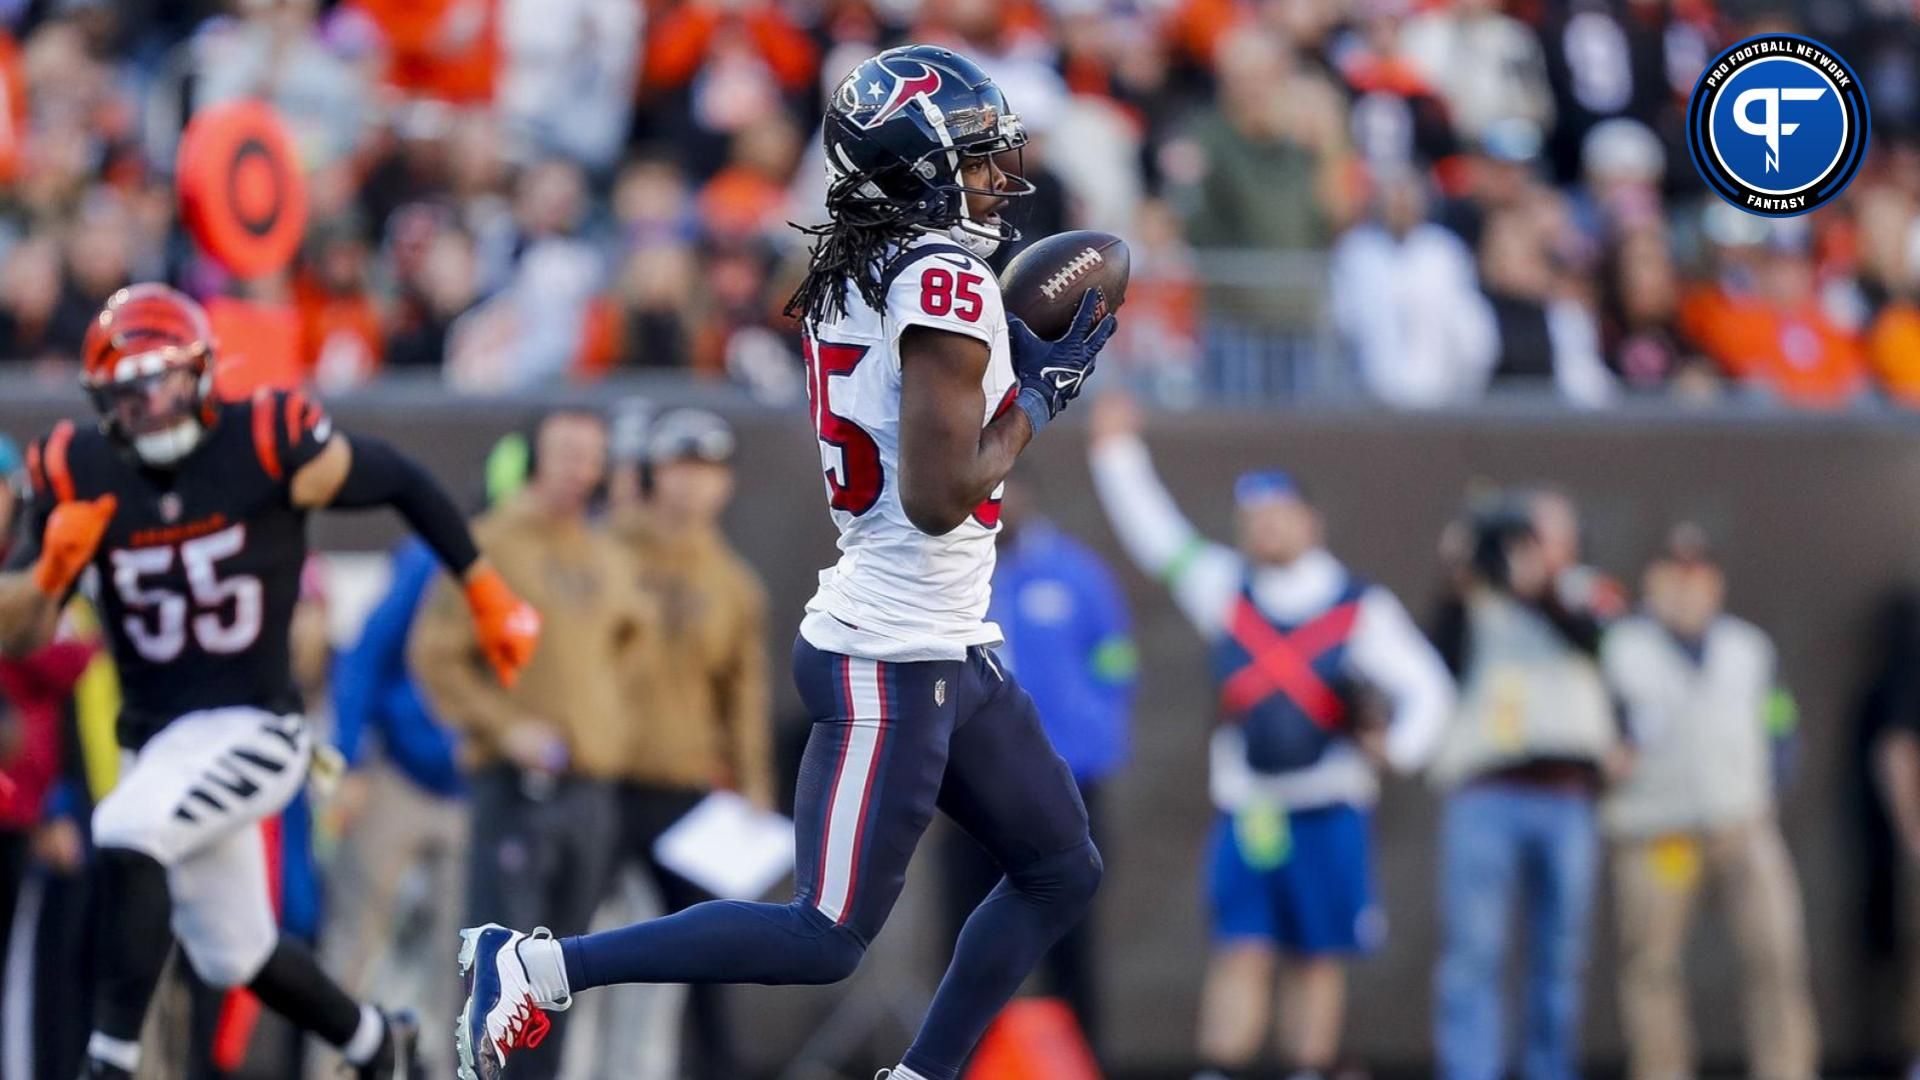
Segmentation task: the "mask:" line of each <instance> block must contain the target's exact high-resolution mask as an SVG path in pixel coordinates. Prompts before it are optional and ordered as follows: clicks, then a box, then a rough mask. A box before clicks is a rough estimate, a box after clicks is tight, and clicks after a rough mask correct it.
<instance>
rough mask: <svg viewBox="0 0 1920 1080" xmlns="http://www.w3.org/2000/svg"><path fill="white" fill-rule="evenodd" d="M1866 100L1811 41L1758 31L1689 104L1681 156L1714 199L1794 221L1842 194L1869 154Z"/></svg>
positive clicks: (1846, 72) (1843, 67)
mask: <svg viewBox="0 0 1920 1080" xmlns="http://www.w3.org/2000/svg"><path fill="white" fill-rule="evenodd" d="M1867 128H1868V117H1867V95H1866V91H1865V90H1864V89H1863V88H1862V87H1861V85H1860V80H1859V79H1857V78H1855V77H1854V74H1853V69H1852V68H1850V67H1848V66H1847V62H1846V61H1845V60H1842V59H1840V57H1839V56H1837V55H1835V53H1834V51H1833V50H1832V49H1829V48H1827V47H1826V46H1825V45H1822V44H1821V43H1820V42H1818V41H1815V40H1813V39H1812V38H1806V37H1801V36H1799V35H1797V34H1761V35H1759V36H1757V37H1750V38H1748V39H1746V40H1745V41H1742V42H1739V43H1737V44H1735V45H1733V46H1732V47H1730V48H1728V49H1727V50H1726V51H1725V52H1723V53H1721V54H1720V55H1719V56H1716V57H1714V60H1713V63H1711V64H1709V65H1707V70H1706V71H1705V72H1703V73H1701V75H1700V81H1699V83H1698V84H1696V85H1695V86H1694V88H1693V97H1692V98H1691V99H1689V100H1688V102H1687V149H1688V151H1689V152H1691V154H1692V155H1693V164H1694V167H1695V168H1696V169H1699V170H1700V175H1701V177H1703V178H1704V179H1705V180H1706V181H1707V186H1708V187H1711V188H1712V189H1713V191H1714V194H1716V195H1719V196H1720V197H1721V198H1722V199H1725V200H1726V201H1728V202H1730V203H1732V204H1733V205H1735V206H1737V207H1739V208H1740V209H1742V210H1745V211H1747V212H1748V213H1750V214H1761V215H1764V216H1767V217H1794V216H1796V215H1799V214H1804V213H1807V212H1808V211H1810V210H1815V209H1818V208H1819V207H1821V206H1823V205H1825V204H1826V203H1827V202H1829V201H1831V200H1832V199H1833V198H1834V197H1835V196H1837V195H1839V194H1840V193H1841V192H1842V191H1845V190H1846V187H1847V185H1848V184H1849V183H1852V182H1853V176H1854V173H1856V172H1858V171H1859V169H1860V162H1861V161H1862V160H1863V159H1864V158H1865V157H1866V156H1867Z"/></svg>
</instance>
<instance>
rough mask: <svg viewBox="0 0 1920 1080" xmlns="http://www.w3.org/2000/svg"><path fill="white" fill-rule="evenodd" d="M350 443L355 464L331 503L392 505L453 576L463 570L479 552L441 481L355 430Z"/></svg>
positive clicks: (354, 506) (366, 506) (345, 507)
mask: <svg viewBox="0 0 1920 1080" xmlns="http://www.w3.org/2000/svg"><path fill="white" fill-rule="evenodd" d="M350 444H351V445H352V447H353V464H352V465H351V466H349V467H348V469H347V478H346V480H344V481H342V482H341V484H340V490H339V492H338V493H337V494H335V495H334V497H333V504H332V505H333V506H335V507H337V508H339V509H343V510H363V509H369V508H372V507H376V506H391V507H393V508H394V509H395V510H397V511H399V512H400V516H401V517H403V518H406V519H407V524H408V525H411V526H412V527H413V531H414V532H416V533H418V534H420V539H422V540H425V541H426V542H427V546H428V547H430V548H432V549H433V553H434V554H435V555H437V556H439V557H440V562H441V564H442V565H443V566H445V567H446V568H447V569H448V570H451V571H452V572H453V573H454V575H455V576H458V575H461V574H465V573H466V572H467V568H468V567H470V566H472V565H473V563H474V560H475V559H478V558H479V557H480V551H479V549H478V548H476V547H474V544H473V533H472V532H470V531H469V530H468V529H467V519H466V518H465V517H463V516H462V515H461V513H460V508H459V507H457V506H455V505H454V504H453V500H452V499H451V498H449V497H448V496H447V493H446V490H445V489H444V488H442V487H441V486H440V484H439V482H438V481H436V480H434V478H433V477H432V476H430V475H429V474H428V473H427V470H425V469H423V468H421V467H420V465H419V463H418V462H415V461H414V460H413V459H412V458H409V457H407V456H406V455H405V454H402V453H401V452H400V451H398V450H395V449H394V448H393V447H392V446H391V445H389V444H388V443H386V442H383V441H381V440H379V439H376V438H373V437H371V436H368V435H355V436H353V438H352V439H351V440H350Z"/></svg>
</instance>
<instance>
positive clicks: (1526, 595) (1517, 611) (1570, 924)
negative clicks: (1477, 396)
mask: <svg viewBox="0 0 1920 1080" xmlns="http://www.w3.org/2000/svg"><path fill="white" fill-rule="evenodd" d="M1443 557H1444V558H1446V559H1447V560H1448V562H1449V570H1450V571H1451V574H1452V581H1453V584H1454V596H1453V597H1452V598H1451V599H1450V600H1449V601H1448V603H1447V605H1446V608H1445V610H1444V611H1443V612H1442V617H1441V625H1440V627H1439V628H1438V632H1437V633H1436V638H1437V639H1438V640H1437V644H1438V645H1439V646H1440V651H1441V654H1442V655H1443V656H1444V657H1445V658H1446V660H1447V663H1448V666H1449V667H1451V668H1452V669H1453V670H1454V673H1455V674H1456V675H1457V676H1458V677H1459V680H1460V706H1459V709H1458V710H1457V712H1456V713H1455V715H1454V719H1453V722H1452V723H1451V724H1449V725H1448V728H1447V732H1446V734H1445V735H1444V737H1443V738H1442V741H1441V745H1440V751H1439V753H1438V755H1437V756H1436V757H1435V759H1434V763H1433V766H1432V768H1431V770H1430V776H1431V778H1432V780H1433V781H1434V783H1435V784H1436V785H1437V786H1438V787H1440V788H1441V789H1442V790H1443V791H1445V792H1446V793H1447V794H1446V809H1445V814H1444V818H1443V821H1442V824H1441V828H1440V846H1441V872H1440V873H1441V879H1440V892H1441V900H1440V904H1441V923H1442V938H1443V946H1442V951H1441V958H1440V964H1439V968H1438V971H1437V972H1436V975H1435V996H1436V1009H1435V1012H1434V1017H1435V1019H1434V1026H1435V1032H1434V1035H1435V1043H1436V1046H1437V1048H1438V1053H1439V1059H1440V1069H1439V1073H1440V1075H1441V1076H1443V1077H1446V1078H1448V1080H1495V1078H1497V1077H1499V1076H1501V1075H1502V1074H1503V1073H1505V1072H1506V1071H1508V1070H1507V1067H1506V1062H1505V1061H1504V1060H1503V1055H1504V1047H1505V1045H1506V1041H1505V1040H1504V1039H1503V1037H1502V1034H1503V1033H1502V1031H1501V1026H1502V1024H1501V1020H1502V1016H1503V1015H1504V1012H1505V1009H1504V1006H1503V1004H1502V1002H1501V1000H1500V992H1501V990H1500V988H1501V986H1502V984H1503V982H1504V979H1503V973H1504V972H1505V970H1506V957H1507V947H1508V934H1509V932H1510V927H1511V925H1512V923H1513V920H1512V918H1511V916H1512V906H1513V905H1514V904H1515V903H1516V902H1517V903H1519V904H1521V905H1522V906H1523V908H1524V910H1525V912H1526V924H1527V926H1528V927H1529V928H1530V932H1529V934H1528V947H1529V948H1530V949H1531V950H1532V952H1533V955H1531V956H1529V957H1528V958H1527V963H1526V964H1525V971H1526V988H1525V995H1526V996H1525V1008H1524V1009H1523V1011H1522V1021H1521V1024H1522V1028H1521V1032H1520V1038H1519V1039H1518V1040H1516V1041H1517V1042H1518V1043H1519V1046H1520V1054H1521V1061H1520V1068H1519V1071H1520V1073H1521V1074H1522V1075H1525V1076H1530V1077H1542V1078H1559V1077H1573V1076H1575V1075H1577V1073H1578V1065H1579V1032H1580V1013H1581V1000H1580V990H1581V978H1582V974H1583V972H1584V970H1585V967H1586V956H1587V940H1588V932H1589V926H1590V922H1591V920H1590V918H1589V916H1590V912H1591V909H1592V901H1593V893H1594V886H1595V884H1596V870H1597V868H1598V864H1599V837H1598V834H1597V832H1596V829H1595V803H1596V801H1597V799H1598V797H1599V794H1600V790H1601V787H1602V785H1603V783H1604V781H1605V779H1606V777H1607V776H1609V775H1613V774H1614V773H1616V772H1617V771H1618V770H1620V769H1621V768H1622V767H1623V766H1624V762H1625V756H1626V753H1627V750H1626V744H1625V740H1624V738H1623V734H1622V729H1621V726H1620V722H1619V719H1618V715H1617V712H1616V710H1615V709H1614V706H1613V702H1612V700H1611V698H1610V697H1609V695H1608V691H1607V687H1606V682H1605V679H1604V677H1603V676H1602V673H1601V670H1600V664H1599V660H1598V653H1599V648H1600V636H1601V627H1602V624H1603V622H1604V621H1605V620H1606V619H1608V618H1611V617H1612V616H1614V615H1617V614H1619V612H1620V609H1621V608H1622V606H1623V603H1622V598H1621V594H1620V591H1619V589H1618V587H1617V586H1615V585H1614V584H1612V583H1611V582H1608V581H1607V580H1606V579H1604V578H1603V577H1601V575H1599V574H1598V573H1597V572H1595V571H1594V570H1592V569H1591V568H1588V567H1584V566H1581V565H1580V562H1579V520H1578V517H1577V515H1576V512H1575V510H1574V508H1573V505H1572V503H1570V502H1569V501H1568V500H1567V499H1566V498H1565V497H1564V496H1562V495H1559V494H1556V493H1550V492H1536V493H1529V494H1526V495H1523V496H1509V497H1506V498H1503V499H1502V500H1500V501H1499V502H1497V503H1495V504H1493V505H1490V506H1486V507H1482V508H1480V509H1479V510H1478V511H1477V512H1476V513H1475V514H1474V515H1473V517H1472V520H1471V522H1470V524H1469V525H1468V526H1467V527H1465V528H1464V529H1463V528H1461V527H1456V528H1455V529H1453V530H1450V531H1449V535H1448V537H1447V538H1446V539H1445V540H1444V541H1443Z"/></svg>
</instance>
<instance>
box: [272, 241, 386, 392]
mask: <svg viewBox="0 0 1920 1080" xmlns="http://www.w3.org/2000/svg"><path fill="white" fill-rule="evenodd" d="M371 258H372V256H371V253H370V252H369V251H368V250H367V244H366V240H365V239H364V238H363V236H362V235H361V230H360V227H359V223H358V222H354V221H351V220H341V221H334V222H330V223H328V224H326V225H322V226H318V227H316V228H314V229H313V230H312V232H311V233H310V234H309V237H308V241H307V255H306V258H305V259H304V260H303V265H302V266H301V268H300V271H299V273H298V274H297V275H296V276H295V278H294V286H293V299H294V306H295V307H296V308H298V309H299V312H300V361H301V364H302V366H303V368H304V370H305V371H306V373H307V375H308V377H310V378H311V379H313V381H314V382H315V383H316V384H318V385H319V386H320V388H321V389H322V390H338V389H342V388H345V387H351V386H357V385H359V384H360V383H363V382H366V381H367V380H368V379H370V378H372V377H373V375H374V373H375V372H376V371H378V370H379V368H380V364H381V352H382V342H381V336H382V333H383V330H382V324H383V322H384V320H383V319H382V317H381V315H382V313H381V311H380V307H379V304H378V303H377V302H376V301H375V299H374V296H373V291H372V290H373V282H372V280H371V277H372V268H371V266H370V265H369V263H370V261H371Z"/></svg>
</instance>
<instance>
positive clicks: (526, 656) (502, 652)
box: [467, 566, 540, 690]
mask: <svg viewBox="0 0 1920 1080" xmlns="http://www.w3.org/2000/svg"><path fill="white" fill-rule="evenodd" d="M467 607H468V608H470V609H471V610H472V611H473V627H474V633H475V635H476V636H477V637H479V639H480V651H481V652H484V653H486V655H487V662H488V663H490V664H492V665H493V673H494V675H496V676H497V677H498V678H499V679H500V685H502V686H504V687H506V688H507V689H509V690H511V689H513V686H514V684H515V683H517V682H519V681H520V671H521V669H522V668H524V667H526V666H527V661H529V660H532V659H533V649H534V646H536V645H538V644H539V643H540V613H539V612H538V611H535V610H533V605H532V604H529V603H527V602H526V601H525V600H522V599H520V598H519V597H518V596H515V595H514V593H513V590H512V589H510V588H508V587H507V583H506V580H505V579H503V578H502V577H501V576H500V572H499V571H497V570H495V569H493V568H492V567H490V566H489V567H482V568H481V570H480V571H479V572H478V573H476V574H474V575H473V576H472V577H470V578H468V579H467Z"/></svg>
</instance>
